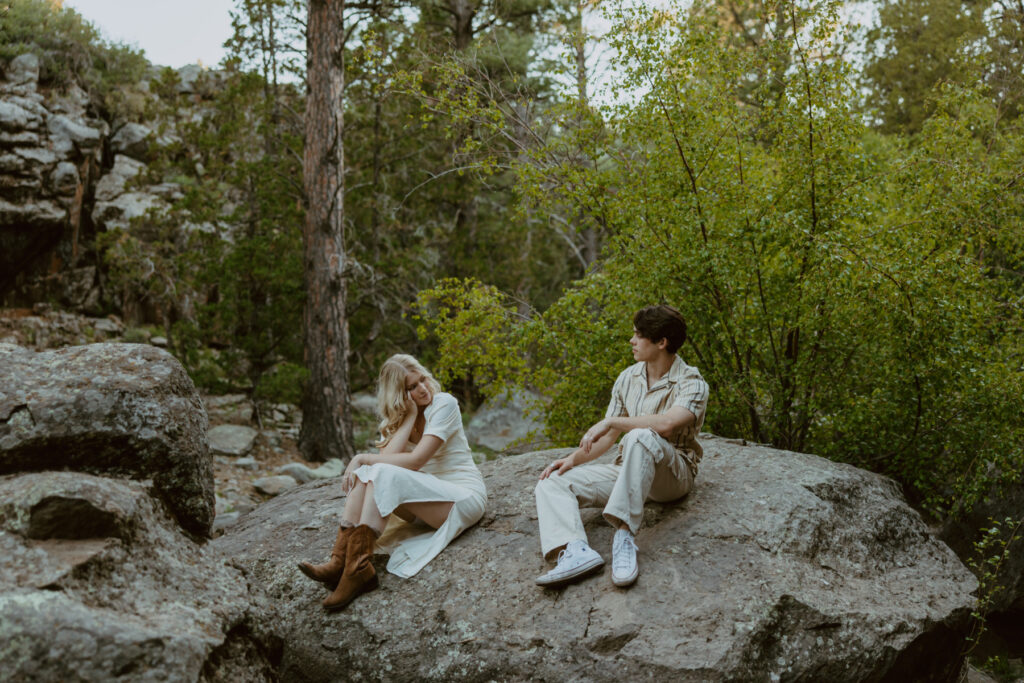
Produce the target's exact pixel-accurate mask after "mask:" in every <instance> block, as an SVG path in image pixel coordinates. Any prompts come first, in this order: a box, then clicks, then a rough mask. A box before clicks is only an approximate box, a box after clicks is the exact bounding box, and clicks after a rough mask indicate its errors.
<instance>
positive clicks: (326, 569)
mask: <svg viewBox="0 0 1024 683" xmlns="http://www.w3.org/2000/svg"><path fill="white" fill-rule="evenodd" d="M353 529H355V527H353V526H343V527H339V528H338V538H337V539H335V541H334V549H333V550H331V559H329V560H328V561H327V562H325V563H324V564H310V563H309V562H299V569H301V570H302V573H303V574H305V575H306V576H308V577H309V578H311V579H313V580H314V581H319V582H320V583H322V584H324V585H325V586H326V587H327V589H328V590H334V588H335V587H336V586H337V585H338V581H340V580H341V575H342V573H343V572H344V571H345V552H346V551H347V549H348V538H349V536H351V535H352V530H353Z"/></svg>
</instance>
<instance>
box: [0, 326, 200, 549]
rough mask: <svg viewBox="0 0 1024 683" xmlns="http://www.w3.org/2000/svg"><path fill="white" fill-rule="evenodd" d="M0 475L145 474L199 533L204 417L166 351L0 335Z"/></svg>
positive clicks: (142, 476)
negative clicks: (42, 344)
mask: <svg viewBox="0 0 1024 683" xmlns="http://www.w3.org/2000/svg"><path fill="white" fill-rule="evenodd" d="M0 377H2V378H3V380H2V381H0V475H2V474H13V473H17V472H30V471H43V470H75V471H80V472H90V473H93V474H104V475H109V476H119V477H120V476H126V477H131V478H134V479H149V480H152V482H153V488H154V491H155V493H156V494H157V496H159V497H160V498H161V499H162V500H163V501H164V502H165V503H166V505H167V506H168V507H169V508H170V510H171V511H172V512H173V513H174V515H175V516H176V517H177V519H178V521H179V522H180V523H181V525H182V527H184V528H185V529H187V530H188V531H190V532H192V533H194V534H197V535H200V536H206V535H208V534H209V533H210V528H211V526H212V524H213V513H214V493H213V475H212V470H211V461H210V456H209V453H208V450H207V443H206V430H207V418H206V413H205V412H204V410H203V406H202V402H201V401H200V399H199V395H198V394H197V392H196V389H195V386H194V385H193V384H192V380H191V379H190V378H189V376H188V374H187V373H186V372H185V370H184V368H182V366H181V364H180V363H178V361H177V360H176V359H175V358H174V357H173V356H171V355H170V354H169V353H167V352H166V351H163V350H160V349H157V348H154V347H152V346H148V345H143V344H109V343H105V344H90V345H86V346H77V347H69V348H64V349H60V350H57V351H46V352H41V353H36V352H34V351H30V350H28V349H24V348H21V347H18V346H14V345H11V344H0Z"/></svg>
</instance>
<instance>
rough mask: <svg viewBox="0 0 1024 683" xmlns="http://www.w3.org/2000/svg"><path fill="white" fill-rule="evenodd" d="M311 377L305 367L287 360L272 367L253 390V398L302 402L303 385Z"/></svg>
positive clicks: (279, 401) (295, 403) (269, 400)
mask: <svg viewBox="0 0 1024 683" xmlns="http://www.w3.org/2000/svg"><path fill="white" fill-rule="evenodd" d="M308 377H309V371H308V370H306V368H305V367H303V366H301V365H298V364H296V363H289V362H287V361H285V362H283V363H279V364H277V365H275V366H274V367H273V368H271V369H270V370H269V371H268V372H267V373H266V374H265V375H264V376H263V377H262V378H261V381H260V383H259V385H258V386H257V388H256V390H255V391H254V392H253V398H255V399H256V400H263V401H267V402H269V403H291V404H293V405H298V404H299V403H301V402H302V387H303V385H304V384H305V382H306V379H307V378H308Z"/></svg>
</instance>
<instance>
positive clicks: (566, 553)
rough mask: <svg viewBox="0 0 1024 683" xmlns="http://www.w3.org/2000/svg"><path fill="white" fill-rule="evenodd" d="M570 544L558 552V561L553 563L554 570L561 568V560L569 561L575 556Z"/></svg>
mask: <svg viewBox="0 0 1024 683" xmlns="http://www.w3.org/2000/svg"><path fill="white" fill-rule="evenodd" d="M572 545H573V544H572V543H569V544H567V545H566V546H565V547H564V548H562V549H561V550H559V551H558V560H557V561H556V562H555V569H558V568H559V567H560V566H562V560H563V559H564V560H571V559H572V556H573V555H575V554H576V552H575V550H573V547H572Z"/></svg>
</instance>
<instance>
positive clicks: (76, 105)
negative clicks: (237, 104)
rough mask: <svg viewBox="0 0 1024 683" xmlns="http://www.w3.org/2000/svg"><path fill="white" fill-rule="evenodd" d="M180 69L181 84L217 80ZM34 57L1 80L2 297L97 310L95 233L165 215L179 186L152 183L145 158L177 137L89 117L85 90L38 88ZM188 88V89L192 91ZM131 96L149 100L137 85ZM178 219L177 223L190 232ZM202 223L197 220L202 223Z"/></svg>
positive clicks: (0, 300) (17, 61)
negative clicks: (160, 134) (62, 90)
mask: <svg viewBox="0 0 1024 683" xmlns="http://www.w3.org/2000/svg"><path fill="white" fill-rule="evenodd" d="M197 68H198V67H192V68H187V69H183V70H182V72H181V76H182V79H183V82H188V83H191V84H192V86H190V88H194V86H195V84H196V83H202V84H205V85H204V89H203V91H202V92H204V93H209V91H211V88H215V87H219V86H217V84H218V83H219V82H220V81H219V80H218V78H217V77H216V76H215V75H210V74H205V73H204V72H202V70H201V69H200V70H199V71H196V69H197ZM38 81H39V60H38V59H37V58H36V57H35V56H34V55H31V54H23V55H19V56H18V57H15V58H14V59H13V60H11V62H10V63H9V64H8V65H7V68H6V69H5V71H4V74H3V79H2V80H0V304H4V305H9V306H29V305H31V304H33V303H35V302H37V301H44V300H52V301H57V302H59V303H60V304H61V305H62V306H65V307H69V308H72V309H74V310H79V311H86V312H92V313H99V312H101V311H102V310H103V309H104V306H105V305H106V306H109V304H110V303H111V302H109V301H104V294H103V287H102V284H103V283H102V273H101V272H99V270H98V266H99V265H100V264H99V259H98V255H97V254H96V253H95V244H94V242H95V237H96V235H97V234H98V233H99V232H102V231H105V230H124V229H127V228H129V226H131V225H132V224H133V221H139V222H141V227H143V228H145V227H147V226H146V225H145V224H146V220H147V219H148V218H149V217H150V216H151V215H152V216H160V215H163V214H164V213H166V211H167V210H168V209H169V207H170V205H171V203H172V202H173V201H175V200H177V199H180V198H181V197H182V192H181V188H180V186H179V185H177V184H176V183H172V182H162V181H160V180H159V179H157V180H155V181H151V180H150V179H149V178H148V177H147V172H148V168H147V166H146V163H145V162H148V161H151V160H152V157H153V152H154V150H156V149H157V148H159V147H161V146H166V145H168V144H171V143H172V142H173V139H172V138H170V137H167V136H166V135H164V136H158V135H157V134H156V133H155V132H154V131H153V129H152V128H151V127H150V126H147V125H145V124H144V123H139V122H125V121H117V122H113V130H112V123H111V122H107V121H104V120H101V119H97V118H95V117H92V116H90V115H89V114H88V113H87V108H86V105H87V104H88V102H89V97H88V95H87V94H86V93H85V92H83V91H82V90H81V89H80V88H78V87H77V86H75V85H71V86H70V87H69V88H68V89H67V90H66V91H64V92H58V91H50V90H43V89H40V87H39V82H38ZM190 92H191V90H190ZM132 96H134V97H140V98H142V97H155V95H152V94H148V93H146V91H145V88H144V86H143V85H142V84H140V85H139V86H138V88H137V89H136V91H135V92H133V93H132ZM195 227H196V226H184V227H183V229H195ZM199 227H200V229H201V228H202V226H199Z"/></svg>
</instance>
